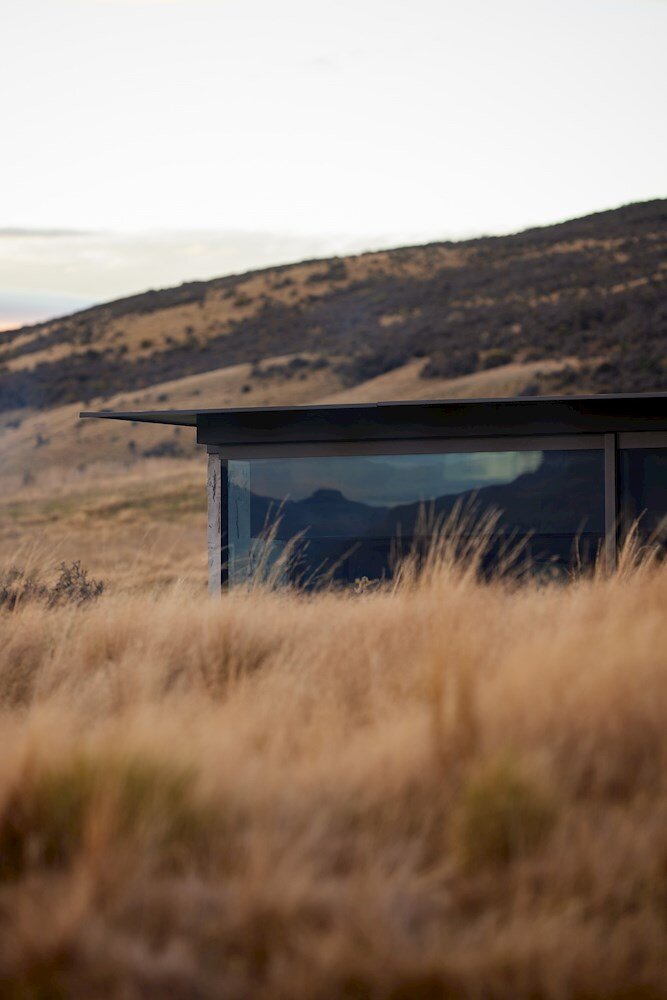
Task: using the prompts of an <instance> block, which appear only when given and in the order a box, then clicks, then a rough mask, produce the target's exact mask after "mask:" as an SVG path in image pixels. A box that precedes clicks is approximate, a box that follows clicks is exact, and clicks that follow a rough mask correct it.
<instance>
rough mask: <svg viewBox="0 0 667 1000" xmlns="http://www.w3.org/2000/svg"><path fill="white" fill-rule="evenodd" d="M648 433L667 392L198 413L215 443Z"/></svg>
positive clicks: (666, 412) (200, 434) (206, 440)
mask: <svg viewBox="0 0 667 1000" xmlns="http://www.w3.org/2000/svg"><path fill="white" fill-rule="evenodd" d="M644 430H651V431H663V430H664V431H667V393H661V394H654V395H650V396H649V395H642V396H587V397H573V396H571V397H559V398H539V397H536V398H529V397H523V398H518V399H488V400H471V399H458V400H447V401H446V402H430V401H429V402H419V401H418V402H410V403H405V402H398V403H377V404H374V405H359V406H355V405H350V406H336V407H334V406H329V407H327V406H321V407H294V408H290V409H287V408H282V409H255V410H250V409H247V410H228V411H223V412H218V413H203V412H202V413H200V414H199V416H198V418H197V441H198V442H199V443H200V444H210V445H215V444H225V445H244V444H245V445H251V444H252V445H257V444H263V445H269V444H292V443H294V444H296V443H311V442H312V443H320V442H326V441H339V442H342V441H350V442H353V441H381V440H408V439H420V438H421V439H423V438H466V437H502V436H517V435H535V434H554V435H560V434H603V433H621V432H624V431H644Z"/></svg>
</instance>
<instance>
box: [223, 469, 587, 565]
mask: <svg viewBox="0 0 667 1000" xmlns="http://www.w3.org/2000/svg"><path fill="white" fill-rule="evenodd" d="M228 482H229V505H228V511H229V525H228V528H229V532H228V540H229V577H230V581H231V582H232V583H234V582H237V581H239V580H242V579H244V578H245V577H246V576H247V575H248V573H250V572H253V570H254V569H255V566H256V563H257V560H258V558H260V553H261V559H262V560H263V562H264V564H265V565H266V564H269V563H272V562H275V560H277V559H278V557H279V556H280V555H281V553H284V552H285V546H286V545H288V544H289V545H290V547H291V551H293V558H292V560H291V568H290V570H289V576H290V577H291V578H292V579H293V580H300V581H302V582H304V581H305V582H308V581H314V580H317V579H322V578H324V577H325V576H327V575H328V576H329V577H330V578H332V579H333V580H338V581H347V582H353V581H354V580H355V579H358V578H360V577H364V576H365V577H368V578H369V579H383V578H387V577H388V576H390V575H391V573H392V569H393V563H394V562H395V559H396V553H397V551H398V550H399V549H400V550H402V551H403V552H405V551H407V550H409V549H410V547H411V545H412V543H413V540H414V538H415V530H416V528H417V526H418V525H421V529H420V530H423V527H424V523H425V519H426V521H427V522H428V521H430V522H431V523H442V521H443V520H446V518H447V517H448V516H449V515H450V514H451V513H452V511H453V510H454V508H455V506H457V505H458V506H459V507H462V508H464V509H465V508H466V507H471V506H473V505H474V508H475V511H476V514H475V516H476V517H479V516H480V515H481V513H482V512H483V511H488V510H494V511H497V512H499V523H498V533H499V539H498V545H501V544H502V540H503V538H505V539H507V537H508V536H510V537H512V538H514V539H515V540H516V541H519V540H523V541H524V544H525V551H526V554H527V555H529V557H530V559H531V560H532V561H533V563H534V564H535V565H536V566H538V567H540V566H546V565H559V566H566V565H567V564H568V563H569V562H570V561H571V560H572V559H573V557H574V555H575V552H576V554H577V558H584V559H590V558H593V557H594V556H595V554H596V553H597V551H598V548H599V546H600V544H601V541H602V538H603V535H604V464H603V453H602V450H601V449H590V450H572V451H569V450H559V451H526V450H520V451H476V452H466V453H447V454H432V455H390V456H388V455H382V456H379V455H378V456H354V457H325V458H276V459H254V460H249V461H230V462H229V463H228ZM472 530H474V528H473V529H472ZM267 537H268V539H269V540H268V541H265V542H264V543H262V544H258V543H259V542H260V540H261V539H263V538H264V539H266V538H267ZM294 539H297V541H296V542H295V541H294ZM399 540H400V541H399ZM496 554H497V549H496ZM493 557H494V551H493V550H491V551H490V553H489V559H490V560H491V561H492V560H493Z"/></svg>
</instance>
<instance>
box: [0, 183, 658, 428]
mask: <svg viewBox="0 0 667 1000" xmlns="http://www.w3.org/2000/svg"><path fill="white" fill-rule="evenodd" d="M666 249H667V201H653V202H646V203H642V204H637V205H629V206H626V207H624V208H620V209H617V210H615V211H609V212H602V213H598V214H596V215H591V216H588V217H586V218H583V219H577V220H574V221H571V222H566V223H563V224H561V225H555V226H549V227H546V228H542V229H534V230H529V231H527V232H524V233H520V234H518V235H513V236H505V237H499V238H498V237H494V238H483V239H475V240H468V241H464V242H460V243H433V244H430V245H428V246H420V247H407V248H404V249H398V250H389V251H383V252H380V253H373V254H364V255H361V256H358V257H350V258H345V259H339V258H334V259H330V260H320V261H310V262H306V263H302V264H295V265H288V266H284V267H275V268H269V269H266V270H263V271H256V272H252V273H249V274H244V275H240V276H236V275H232V276H228V277H224V278H218V279H215V280H212V281H207V282H189V283H187V284H183V285H181V286H180V287H178V288H171V289H165V290H161V291H149V292H146V293H144V294H142V295H134V296H131V297H129V298H125V299H119V300H118V301H116V302H111V303H108V304H106V305H102V306H97V307H95V308H92V309H87V310H84V311H82V312H78V313H76V314H74V315H72V316H70V317H66V318H64V319H60V320H55V321H51V322H48V323H41V324H38V325H36V326H30V327H24V328H22V329H19V330H13V331H8V332H5V333H2V334H0V366H1V367H0V412H5V413H7V412H9V411H19V410H22V409H26V408H32V409H34V408H38V409H43V408H45V407H52V406H56V405H62V404H66V403H72V402H79V401H82V400H83V401H90V400H92V399H94V398H105V399H106V398H108V397H110V396H113V395H115V394H117V393H119V392H125V391H128V390H138V389H145V388H147V387H149V386H157V385H161V384H163V383H167V382H169V383H172V382H175V381H178V380H181V379H182V378H183V377H184V376H197V375H201V374H202V373H210V372H213V371H217V372H226V371H227V372H228V371H229V370H230V369H234V377H233V379H232V380H231V385H230V386H228V387H227V391H225V390H224V389H223V390H222V392H221V393H220V391H219V387H218V386H216V387H215V390H214V392H212V393H211V395H210V396H207V398H206V404H207V405H215V403H216V402H221V403H224V402H225V401H227V400H229V401H231V398H232V397H234V400H235V401H236V397H238V396H239V395H240V396H244V395H246V396H247V395H248V394H249V393H253V394H254V396H253V397H251V399H248V402H251V401H252V402H255V396H257V395H260V396H265V395H266V390H267V388H269V387H270V388H271V389H272V390H273V394H274V395H276V393H277V396H278V397H281V398H284V399H285V400H289V399H294V400H295V401H302V400H303V395H304V389H303V388H300V387H299V383H306V384H307V386H308V389H307V391H306V396H308V397H310V398H317V397H318V396H319V395H321V394H322V393H323V392H324V393H326V392H329V393H336V392H340V391H344V390H346V389H350V388H355V387H357V388H358V387H359V386H362V385H366V384H367V383H368V382H369V380H373V379H376V378H377V377H379V376H383V375H385V374H387V373H394V374H397V373H399V372H403V373H405V372H406V371H407V373H408V379H407V382H408V383H409V385H410V386H411V387H412V388H411V389H410V392H411V393H416V394H418V395H422V391H421V389H422V388H423V394H426V395H431V394H434V390H437V389H439V388H440V383H441V382H442V380H453V379H457V378H461V377H470V376H473V375H476V374H480V373H484V372H487V371H492V370H493V369H496V368H507V366H508V365H512V366H514V369H515V371H514V375H513V378H512V379H511V381H512V386H511V389H510V391H519V392H530V393H539V392H543V391H549V392H551V391H558V392H577V391H586V390H593V391H601V392H605V391H622V390H627V391H632V390H644V389H655V388H665V386H666V385H667V305H666V304H665V297H664V289H665V280H666V278H667V259H666V254H665V251H666ZM517 369H520V370H517ZM399 381H400V380H399ZM492 381H493V380H492ZM419 383H423V386H420V385H419ZM211 388H213V387H211ZM380 388H382V384H380V386H378V387H375V386H374V385H372V384H371V385H370V386H369V388H368V391H369V393H370V394H371V395H370V396H369V397H368V398H372V396H373V392H374V390H375V389H380ZM386 388H387V389H390V388H391V380H390V381H389V383H388V385H387V386H386ZM454 388H456V387H454ZM197 389H199V392H200V394H201V393H202V392H203V389H204V386H197V385H194V384H193V385H192V386H191V390H192V393H193V394H196V392H197ZM402 391H408V385H405V386H402ZM217 394H219V395H220V396H221V397H222V398H216V395H217ZM164 395H165V399H164V402H165V403H166V402H169V392H168V390H167V391H166V392H165V393H164Z"/></svg>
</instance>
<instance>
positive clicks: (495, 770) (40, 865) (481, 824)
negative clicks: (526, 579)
mask: <svg viewBox="0 0 667 1000" xmlns="http://www.w3.org/2000/svg"><path fill="white" fill-rule="evenodd" d="M91 569H92V567H91ZM666 609H667V567H664V566H662V567H661V566H660V565H657V564H655V563H651V562H646V563H644V564H643V565H640V566H633V565H631V561H630V560H627V561H626V562H625V563H624V564H623V565H622V567H621V570H620V571H619V572H618V573H617V574H616V575H614V576H605V575H604V574H602V573H599V574H597V575H593V576H590V577H588V578H581V579H575V580H573V581H572V582H571V583H570V584H568V585H566V586H564V585H557V584H551V585H548V586H540V587H538V586H536V585H532V586H531V585H523V586H517V585H516V584H514V583H512V581H511V580H507V579H506V580H504V581H496V582H492V583H480V582H479V581H478V580H477V579H476V578H475V574H474V572H473V571H472V570H471V569H470V567H469V566H468V567H467V568H466V567H461V566H458V565H455V564H453V563H451V562H447V561H446V560H445V561H444V562H442V563H440V564H438V565H435V564H434V565H432V566H431V567H430V570H429V572H427V573H425V574H423V575H422V576H420V577H414V576H410V575H409V574H408V575H406V577H405V578H404V580H403V582H402V583H401V584H400V585H399V586H398V587H397V588H395V589H394V590H392V591H382V590H376V591H369V592H366V593H363V594H361V595H356V596H355V595H353V594H349V593H347V594H345V593H338V594H336V593H321V594H318V595H311V596H304V595H301V596H297V595H294V594H290V593H288V592H282V593H280V592H278V593H270V592H263V591H262V590H255V591H253V592H250V593H234V594H230V595H228V596H225V597H223V598H222V599H220V600H216V601H210V600H208V599H205V598H204V596H203V594H202V592H201V590H199V589H198V588H195V589H193V587H192V585H190V584H185V583H180V584H169V585H167V584H165V583H163V584H162V585H161V586H160V587H159V588H157V589H154V590H153V591H151V590H149V589H146V590H145V591H144V592H142V593H133V592H131V591H130V590H125V591H123V590H122V589H121V588H120V587H118V588H116V591H115V592H113V590H112V591H111V592H110V593H105V594H103V595H102V596H101V597H99V599H97V600H94V601H89V602H87V603H85V604H82V605H77V604H76V603H71V604H67V603H66V604H61V605H57V606H54V607H52V608H50V609H49V608H47V607H45V606H44V604H42V603H39V602H29V601H26V602H23V603H21V602H19V603H18V604H17V605H16V607H15V608H14V610H13V611H11V612H10V611H4V612H1V613H0V706H1V708H0V744H1V745H2V747H3V753H2V755H0V984H2V990H1V992H2V995H7V996H12V997H54V996H86V997H93V996H94V997H113V998H123V1000H125V998H134V997H137V998H139V997H146V996H156V997H157V996H159V997H163V996H165V997H176V998H181V997H182V998H183V1000H185V998H188V1000H189V998H192V997H202V998H208V997H211V998H213V997H216V998H217V997H230V998H237V997H238V998H245V997H249V996H252V997H266V998H268V997H272V998H273V997H286V998H287V997H296V996H304V997H305V996H308V997H311V996H312V997H323V998H324V997H340V996H349V997H378V998H388V997H391V998H399V997H400V998H403V997H405V998H407V997H418V998H424V997H452V996H470V997H499V998H500V997H517V996H525V997H528V996H530V997H545V998H546V997H549V998H554V997H556V998H558V997H572V996H578V997H615V998H617V997H621V996H624V997H628V996H664V995H665V994H667V965H666V963H665V947H664V944H665V939H666V938H665V933H666V931H667V789H666V787H665V775H666V774H667V771H666V768H665V765H666V764H667V662H666V661H667V652H666V651H667V615H666Z"/></svg>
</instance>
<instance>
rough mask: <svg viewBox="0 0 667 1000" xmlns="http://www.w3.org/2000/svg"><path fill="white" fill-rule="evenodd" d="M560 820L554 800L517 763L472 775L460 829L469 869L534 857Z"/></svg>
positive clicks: (461, 847)
mask: <svg viewBox="0 0 667 1000" xmlns="http://www.w3.org/2000/svg"><path fill="white" fill-rule="evenodd" d="M555 821H556V804H555V801H554V799H553V797H552V796H550V795H549V794H548V792H547V791H546V790H545V789H544V788H543V787H541V786H540V785H539V784H538V783H537V781H536V780H535V779H534V778H530V777H528V776H527V775H525V774H523V773H522V770H521V768H520V767H519V766H518V765H517V763H516V762H515V761H512V760H511V759H509V758H503V759H501V760H498V761H493V762H492V763H490V764H489V763H487V764H486V765H484V766H483V767H482V768H481V769H480V770H479V771H478V772H477V773H473V774H471V775H469V776H468V779H467V782H466V786H465V788H464V790H463V793H462V796H461V803H460V806H459V813H458V816H457V824H456V848H457V851H458V853H459V855H460V857H461V859H462V861H463V863H464V865H465V866H466V867H467V868H470V869H474V868H479V867H483V866H484V865H489V864H491V865H493V864H505V863H507V862H510V861H514V860H515V859H517V858H521V857H523V856H525V855H526V854H529V853H530V852H531V851H533V850H534V849H535V848H537V847H538V846H539V845H540V844H541V843H542V842H543V841H544V840H545V838H546V837H547V835H548V834H549V832H550V830H551V829H552V828H553V826H554V824H555Z"/></svg>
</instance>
